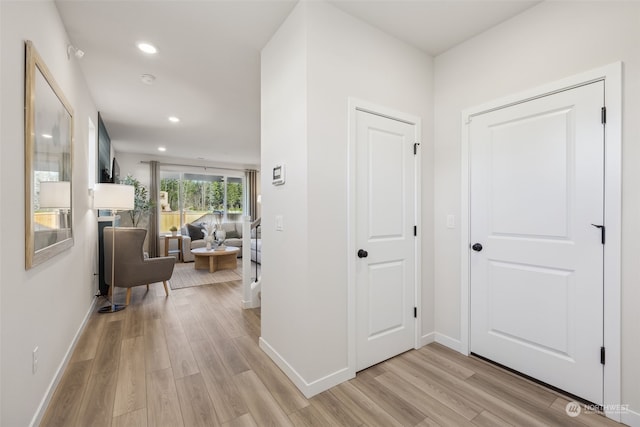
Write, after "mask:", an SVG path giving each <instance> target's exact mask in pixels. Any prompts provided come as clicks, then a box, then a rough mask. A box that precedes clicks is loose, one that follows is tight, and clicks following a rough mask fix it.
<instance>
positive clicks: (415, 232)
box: [413, 225, 418, 236]
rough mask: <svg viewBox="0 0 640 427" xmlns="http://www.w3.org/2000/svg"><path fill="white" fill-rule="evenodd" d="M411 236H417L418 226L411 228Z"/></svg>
mask: <svg viewBox="0 0 640 427" xmlns="http://www.w3.org/2000/svg"><path fill="white" fill-rule="evenodd" d="M413 235H414V236H417V235H418V226H417V225H414V226H413Z"/></svg>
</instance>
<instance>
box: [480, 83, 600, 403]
mask: <svg viewBox="0 0 640 427" xmlns="http://www.w3.org/2000/svg"><path fill="white" fill-rule="evenodd" d="M603 102H604V83H603V82H602V81H600V82H595V83H591V84H588V85H585V86H581V87H578V88H575V89H571V90H567V91H564V92H560V93H557V94H554V95H549V96H545V97H543V98H539V99H536V100H532V101H528V102H524V103H521V104H518V105H515V106H511V107H508V108H503V109H499V110H496V111H493V112H489V113H485V114H481V115H479V116H476V117H473V118H472V121H471V125H470V126H471V127H470V136H471V139H470V147H471V159H470V160H471V184H470V185H471V236H470V237H471V244H472V245H474V244H479V245H482V248H480V246H475V248H470V251H471V257H470V259H471V343H470V344H471V351H472V352H473V353H476V354H478V355H481V356H484V357H486V358H488V359H491V360H493V361H495V362H498V363H500V364H502V365H505V366H507V367H509V368H512V369H515V370H516V371H519V372H522V373H524V374H526V375H529V376H531V377H534V378H536V379H538V380H541V381H543V382H545V383H548V384H550V385H553V386H555V387H558V388H560V389H562V390H565V391H567V392H570V393H572V394H575V395H577V396H580V397H582V398H584V399H587V400H589V401H591V402H594V403H601V402H602V400H603V396H602V387H603V367H602V365H601V362H600V349H601V346H602V343H603V251H604V246H603V237H604V235H603V233H602V230H601V229H600V228H598V227H597V226H600V225H603V220H604V218H603V209H604V208H603V198H604V189H603V181H604V178H603V177H604V166H603V165H604V157H603V156H604V154H603V153H604V127H603V125H602V123H601V108H602V106H603Z"/></svg>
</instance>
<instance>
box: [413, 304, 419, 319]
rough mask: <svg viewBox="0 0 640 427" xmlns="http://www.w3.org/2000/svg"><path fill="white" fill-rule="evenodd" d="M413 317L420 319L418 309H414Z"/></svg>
mask: <svg viewBox="0 0 640 427" xmlns="http://www.w3.org/2000/svg"><path fill="white" fill-rule="evenodd" d="M413 317H414V318H416V319H417V318H418V307H413Z"/></svg>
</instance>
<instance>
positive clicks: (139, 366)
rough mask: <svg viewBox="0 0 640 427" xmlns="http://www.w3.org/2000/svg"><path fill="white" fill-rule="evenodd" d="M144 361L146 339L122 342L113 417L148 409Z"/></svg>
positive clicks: (141, 337)
mask: <svg viewBox="0 0 640 427" xmlns="http://www.w3.org/2000/svg"><path fill="white" fill-rule="evenodd" d="M145 372H146V371H145V361H144V337H143V336H136V337H134V338H128V339H125V340H124V341H122V347H121V351H120V364H119V368H118V380H117V385H116V396H115V403H114V405H113V416H114V417H117V416H119V415H122V414H126V413H127V412H133V411H136V410H138V409H142V408H146V405H147V387H146V382H145V381H146V375H145Z"/></svg>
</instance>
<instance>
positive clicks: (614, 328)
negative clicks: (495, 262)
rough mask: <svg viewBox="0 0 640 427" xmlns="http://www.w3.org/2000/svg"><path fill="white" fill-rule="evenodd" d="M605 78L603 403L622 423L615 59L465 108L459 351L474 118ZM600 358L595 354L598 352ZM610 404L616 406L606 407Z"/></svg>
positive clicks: (464, 317) (463, 335)
mask: <svg viewBox="0 0 640 427" xmlns="http://www.w3.org/2000/svg"><path fill="white" fill-rule="evenodd" d="M600 80H603V81H604V82H605V99H604V101H603V102H604V105H605V106H606V107H607V113H606V117H607V119H606V126H605V128H604V138H605V155H604V156H605V185H604V194H605V200H604V218H605V225H606V227H607V243H606V246H605V248H604V319H603V320H604V346H605V348H606V364H605V365H604V392H603V403H604V407H605V413H606V415H607V417H608V418H611V419H613V420H616V421H618V422H619V421H620V419H621V414H620V413H619V411H617V412H616V411H615V405H617V404H620V403H621V320H620V316H621V283H620V281H621V243H622V62H615V63H613V64H609V65H606V66H603V67H601V68H596V69H593V70H590V71H587V72H584V73H580V74H576V75H573V76H570V77H567V78H565V79H561V80H558V81H556V82H553V83H549V84H546V85H542V86H539V87H537V88H534V89H531V90H527V91H524V92H520V93H518V94H514V95H510V96H507V97H504V98H501V99H498V100H494V101H491V102H488V103H486V104H482V105H479V106H477V107H473V108H469V109H465V110H463V111H462V117H461V119H462V123H461V127H462V141H461V150H460V151H461V191H460V194H461V201H460V208H461V209H460V235H461V241H460V255H461V256H460V259H461V262H460V265H461V271H460V314H461V318H460V351H461V352H462V353H464V354H466V355H468V354H469V352H470V341H469V340H470V334H469V331H470V323H469V322H470V311H471V306H470V302H471V298H470V296H471V292H470V291H471V290H470V283H471V280H470V274H471V269H470V256H469V250H470V249H469V248H470V244H471V240H470V228H471V222H470V221H471V212H470V207H471V203H470V196H471V192H470V191H471V185H470V176H471V175H470V167H471V160H470V150H469V138H470V134H469V126H468V124H469V123H470V121H471V120H473V117H474V116H477V115H479V114H483V113H487V112H490V111H493V110H497V109H501V108H506V107H509V106H512V105H515V104H519V103H522V102H526V101H530V100H533V99H536V98H540V97H544V96H548V95H551V94H553V93H557V92H561V91H565V90H569V89H572V88H575V87H578V86H583V85H585V84H589V83H593V82H595V81H600ZM594 357H596V356H594ZM608 408H611V409H612V410H607V409H608Z"/></svg>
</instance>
